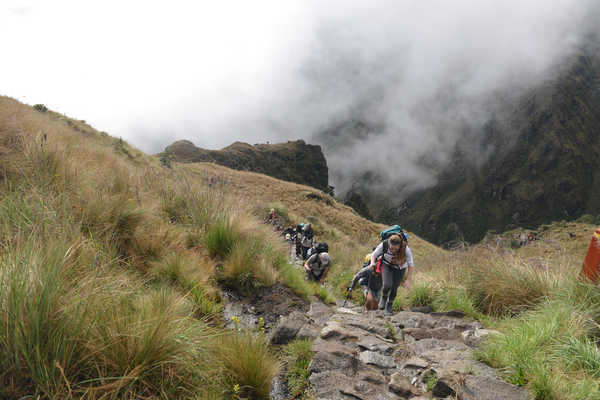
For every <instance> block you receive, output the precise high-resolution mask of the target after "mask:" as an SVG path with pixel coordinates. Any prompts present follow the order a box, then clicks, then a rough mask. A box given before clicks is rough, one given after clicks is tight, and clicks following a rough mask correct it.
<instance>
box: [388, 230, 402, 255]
mask: <svg viewBox="0 0 600 400" xmlns="http://www.w3.org/2000/svg"><path fill="white" fill-rule="evenodd" d="M389 243H390V251H391V252H392V253H398V252H399V251H400V250H401V249H403V248H404V247H406V240H404V235H399V234H393V235H392V236H390V237H389Z"/></svg>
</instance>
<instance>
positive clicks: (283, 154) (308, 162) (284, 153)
mask: <svg viewBox="0 0 600 400" xmlns="http://www.w3.org/2000/svg"><path fill="white" fill-rule="evenodd" d="M165 154H168V155H169V156H170V157H172V158H173V159H174V160H175V161H178V162H184V163H191V162H213V163H216V164H219V165H223V166H225V167H228V168H232V169H236V170H241V171H252V172H258V173H261V174H265V175H269V176H272V177H274V178H278V179H282V180H285V181H289V182H295V183H300V184H303V185H308V186H312V187H315V188H317V189H321V190H323V191H325V192H327V193H332V191H333V188H331V187H329V169H328V167H327V161H326V160H325V156H324V154H323V151H322V150H321V146H318V145H311V144H307V143H306V142H304V140H296V141H288V142H286V143H271V144H269V143H267V144H255V145H251V144H248V143H243V142H235V143H233V144H231V145H229V146H227V147H225V148H223V149H221V150H206V149H202V148H200V147H196V146H195V145H194V144H193V143H192V142H190V141H189V140H179V141H177V142H174V143H172V144H171V145H169V146H167V147H166V148H165Z"/></svg>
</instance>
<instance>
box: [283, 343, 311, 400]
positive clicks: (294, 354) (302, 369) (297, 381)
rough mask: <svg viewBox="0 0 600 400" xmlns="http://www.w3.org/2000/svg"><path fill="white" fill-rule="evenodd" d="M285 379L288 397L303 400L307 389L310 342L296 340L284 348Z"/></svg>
mask: <svg viewBox="0 0 600 400" xmlns="http://www.w3.org/2000/svg"><path fill="white" fill-rule="evenodd" d="M284 354H285V355H286V377H287V383H288V387H289V392H290V396H291V398H293V399H304V398H306V397H307V390H308V389H309V386H310V384H309V381H308V378H309V376H310V375H309V373H308V365H309V364H310V361H311V360H312V357H313V355H314V352H313V351H312V340H296V341H293V342H291V343H289V344H288V345H287V346H285V350H284Z"/></svg>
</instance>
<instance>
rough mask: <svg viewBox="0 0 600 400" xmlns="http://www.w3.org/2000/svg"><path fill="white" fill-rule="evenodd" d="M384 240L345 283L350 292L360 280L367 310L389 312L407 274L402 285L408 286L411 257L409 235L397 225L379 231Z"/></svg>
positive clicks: (410, 272) (411, 268) (410, 274)
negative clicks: (349, 282) (347, 284)
mask: <svg viewBox="0 0 600 400" xmlns="http://www.w3.org/2000/svg"><path fill="white" fill-rule="evenodd" d="M381 236H382V238H383V241H382V242H381V243H379V245H378V246H377V247H375V249H374V250H373V252H372V253H370V254H367V255H366V256H365V264H364V265H363V268H362V269H361V270H360V271H358V273H357V274H356V275H355V276H354V279H353V280H352V284H351V285H350V286H349V287H348V292H351V291H352V290H353V289H354V286H356V283H360V285H361V287H362V290H363V293H364V295H365V298H366V302H365V307H366V309H367V310H376V309H377V308H379V309H380V310H385V311H386V312H387V313H391V312H392V306H393V304H394V300H395V299H396V294H397V292H398V287H399V286H400V283H401V282H402V279H403V278H404V275H405V274H406V279H405V280H404V287H405V288H406V289H408V290H410V282H411V278H412V274H413V268H414V260H413V255H412V252H411V250H410V247H408V235H407V234H406V233H404V232H403V231H402V228H400V227H399V226H398V225H394V226H393V227H391V228H389V229H386V230H385V231H383V232H381Z"/></svg>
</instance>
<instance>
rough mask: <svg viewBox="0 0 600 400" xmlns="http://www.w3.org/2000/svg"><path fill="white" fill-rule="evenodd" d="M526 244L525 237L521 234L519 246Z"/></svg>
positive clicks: (523, 233)
mask: <svg viewBox="0 0 600 400" xmlns="http://www.w3.org/2000/svg"><path fill="white" fill-rule="evenodd" d="M526 244H527V235H526V234H525V232H521V234H520V235H519V246H520V247H523V246H525V245H526Z"/></svg>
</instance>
